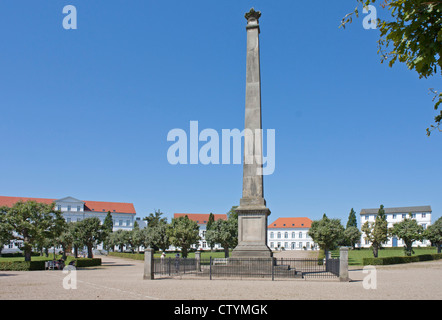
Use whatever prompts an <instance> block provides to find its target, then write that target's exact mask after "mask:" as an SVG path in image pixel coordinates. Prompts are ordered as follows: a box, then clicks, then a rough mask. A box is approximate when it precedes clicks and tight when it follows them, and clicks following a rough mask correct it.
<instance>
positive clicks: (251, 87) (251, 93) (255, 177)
mask: <svg viewBox="0 0 442 320" xmlns="http://www.w3.org/2000/svg"><path fill="white" fill-rule="evenodd" d="M260 17H261V12H259V11H255V10H254V9H253V8H252V9H251V10H250V11H249V12H248V13H246V14H245V18H246V19H247V26H246V30H247V75H246V106H245V128H244V164H243V189H242V198H241V200H240V205H239V207H238V208H237V209H236V212H237V213H238V246H237V247H236V248H235V249H234V250H233V252H232V257H234V258H255V257H256V258H267V257H268V258H270V257H272V251H271V250H270V249H269V247H268V246H267V223H268V222H267V217H268V215H269V214H270V210H269V209H268V208H267V207H266V201H265V200H264V183H263V175H262V165H263V156H262V123H261V76H260V62H259V33H260V29H259V21H258V19H259V18H260Z"/></svg>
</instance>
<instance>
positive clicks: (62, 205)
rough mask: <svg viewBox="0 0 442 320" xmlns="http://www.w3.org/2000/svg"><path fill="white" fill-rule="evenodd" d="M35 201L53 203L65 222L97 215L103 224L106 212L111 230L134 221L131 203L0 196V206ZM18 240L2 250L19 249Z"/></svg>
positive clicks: (132, 223) (69, 198)
mask: <svg viewBox="0 0 442 320" xmlns="http://www.w3.org/2000/svg"><path fill="white" fill-rule="evenodd" d="M28 200H31V201H36V202H39V203H45V204H51V203H55V209H56V210H59V211H61V212H62V214H63V217H64V219H65V220H66V222H77V221H81V220H83V219H85V218H90V217H97V218H98V219H100V222H101V224H103V222H104V219H105V217H106V215H107V213H108V212H110V213H111V215H112V220H113V225H114V227H113V231H115V230H119V229H124V230H132V228H133V225H134V221H135V215H136V211H135V207H134V205H133V204H132V203H123V202H103V201H83V200H78V199H76V198H73V197H65V198H61V199H44V198H27V197H5V196H0V206H7V207H12V206H13V205H14V204H15V203H17V202H19V201H23V202H25V201H28ZM20 244H21V242H20V240H14V241H11V242H10V243H9V244H8V245H6V246H4V248H3V252H5V253H6V252H15V251H18V250H19V246H20Z"/></svg>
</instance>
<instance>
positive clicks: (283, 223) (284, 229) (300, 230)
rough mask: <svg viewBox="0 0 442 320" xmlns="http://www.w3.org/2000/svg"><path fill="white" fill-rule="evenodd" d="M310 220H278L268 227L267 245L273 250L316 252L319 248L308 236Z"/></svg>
mask: <svg viewBox="0 0 442 320" xmlns="http://www.w3.org/2000/svg"><path fill="white" fill-rule="evenodd" d="M311 224H312V220H310V219H309V218H305V217H303V218H278V219H277V220H276V221H274V222H272V223H271V224H269V226H268V227H267V245H268V246H269V248H270V249H271V250H278V249H284V250H315V249H317V248H318V246H317V245H316V244H315V243H314V242H313V240H312V238H311V237H310V236H309V235H308V231H309V230H310V227H311Z"/></svg>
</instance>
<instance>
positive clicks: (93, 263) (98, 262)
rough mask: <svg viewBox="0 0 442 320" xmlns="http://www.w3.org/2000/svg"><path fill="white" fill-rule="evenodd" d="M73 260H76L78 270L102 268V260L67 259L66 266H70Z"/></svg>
mask: <svg viewBox="0 0 442 320" xmlns="http://www.w3.org/2000/svg"><path fill="white" fill-rule="evenodd" d="M72 260H75V267H76V268H85V267H95V266H101V258H77V259H75V258H74V257H71V256H69V257H67V259H66V261H65V264H66V265H68V264H69V263H70V262H71V261H72Z"/></svg>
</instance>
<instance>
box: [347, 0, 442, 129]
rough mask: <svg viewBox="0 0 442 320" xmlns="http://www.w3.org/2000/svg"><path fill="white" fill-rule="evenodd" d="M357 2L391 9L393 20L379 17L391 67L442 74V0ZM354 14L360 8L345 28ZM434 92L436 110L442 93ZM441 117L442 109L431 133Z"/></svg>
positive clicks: (384, 58) (422, 74) (385, 55)
mask: <svg viewBox="0 0 442 320" xmlns="http://www.w3.org/2000/svg"><path fill="white" fill-rule="evenodd" d="M356 2H357V3H358V4H362V5H363V6H364V7H368V6H369V5H371V4H375V3H376V2H377V3H380V5H381V6H382V7H384V8H385V7H387V9H388V10H389V11H390V14H391V18H392V20H391V21H387V20H384V19H380V18H378V19H377V25H378V26H379V30H380V39H379V40H378V53H380V54H381V63H383V62H384V61H388V60H389V66H390V67H392V66H393V65H394V64H395V63H396V61H399V62H401V63H405V64H406V65H407V67H408V68H409V69H410V70H414V71H416V72H417V74H418V75H419V78H428V77H430V76H432V75H439V76H440V75H441V74H442V19H441V17H442V1H440V0H438V1H436V0H434V1H428V0H378V1H376V0H356ZM353 14H354V15H355V16H356V17H358V16H359V11H358V8H357V7H356V8H355V9H354V11H353V12H351V13H348V14H347V15H346V16H345V17H344V18H343V19H342V21H341V26H342V27H344V28H345V25H346V24H347V23H351V22H352V15H353ZM438 68H439V69H438ZM430 91H432V92H433V94H434V98H433V102H434V101H435V100H436V103H435V104H434V109H435V110H438V108H439V106H440V104H441V103H442V92H437V91H435V90H434V89H433V88H431V89H430ZM441 120H442V110H441V111H440V114H439V115H437V116H436V117H435V118H434V121H435V123H436V125H431V126H430V127H429V128H427V135H428V136H429V135H430V134H431V131H432V130H434V129H435V128H437V129H439V128H440V122H441ZM430 128H431V129H430ZM439 131H442V130H440V129H439Z"/></svg>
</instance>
